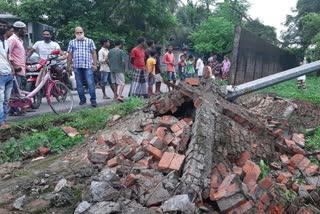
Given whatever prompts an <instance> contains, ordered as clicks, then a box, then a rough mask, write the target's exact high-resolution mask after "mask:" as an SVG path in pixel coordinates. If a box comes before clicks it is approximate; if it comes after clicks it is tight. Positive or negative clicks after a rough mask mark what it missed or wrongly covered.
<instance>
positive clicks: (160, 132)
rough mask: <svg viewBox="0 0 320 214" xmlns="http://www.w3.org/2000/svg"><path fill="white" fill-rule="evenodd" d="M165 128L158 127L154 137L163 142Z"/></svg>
mask: <svg viewBox="0 0 320 214" xmlns="http://www.w3.org/2000/svg"><path fill="white" fill-rule="evenodd" d="M166 130H167V128H165V127H159V128H157V131H156V133H155V136H157V137H158V138H159V139H160V140H163V138H164V136H165V134H166Z"/></svg>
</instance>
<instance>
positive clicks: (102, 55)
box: [98, 39, 113, 99]
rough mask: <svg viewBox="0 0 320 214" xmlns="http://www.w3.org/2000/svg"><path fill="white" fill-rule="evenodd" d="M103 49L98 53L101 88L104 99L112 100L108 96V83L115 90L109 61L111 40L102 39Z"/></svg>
mask: <svg viewBox="0 0 320 214" xmlns="http://www.w3.org/2000/svg"><path fill="white" fill-rule="evenodd" d="M100 43H101V46H102V47H101V49H100V50H99V52H98V59H99V64H100V74H101V77H100V86H101V90H102V93H103V99H110V97H108V96H107V94H106V83H107V82H108V83H109V85H110V87H111V89H112V90H113V87H112V82H111V73H110V68H109V59H108V54H109V50H108V48H109V47H110V40H109V39H101V41H100Z"/></svg>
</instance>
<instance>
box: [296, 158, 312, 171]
mask: <svg viewBox="0 0 320 214" xmlns="http://www.w3.org/2000/svg"><path fill="white" fill-rule="evenodd" d="M310 163H311V161H310V160H309V159H308V158H303V159H302V161H300V162H299V163H297V165H296V166H297V168H298V169H300V170H301V171H304V170H305V169H306V168H307V167H308V166H309V165H310Z"/></svg>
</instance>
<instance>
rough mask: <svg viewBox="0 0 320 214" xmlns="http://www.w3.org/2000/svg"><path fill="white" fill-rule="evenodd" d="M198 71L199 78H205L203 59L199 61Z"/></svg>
mask: <svg viewBox="0 0 320 214" xmlns="http://www.w3.org/2000/svg"><path fill="white" fill-rule="evenodd" d="M196 69H197V70H198V76H200V77H202V76H203V69H204V64H203V61H202V59H201V58H199V59H198V60H197V64H196Z"/></svg>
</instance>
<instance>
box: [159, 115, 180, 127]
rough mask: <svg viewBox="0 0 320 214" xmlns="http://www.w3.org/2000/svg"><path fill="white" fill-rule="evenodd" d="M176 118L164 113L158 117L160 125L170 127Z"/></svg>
mask: <svg viewBox="0 0 320 214" xmlns="http://www.w3.org/2000/svg"><path fill="white" fill-rule="evenodd" d="M175 121H176V119H175V118H174V117H173V116H171V115H165V116H162V117H161V119H160V126H164V127H167V128H170V127H171V126H172V125H173V124H174V123H175Z"/></svg>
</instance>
